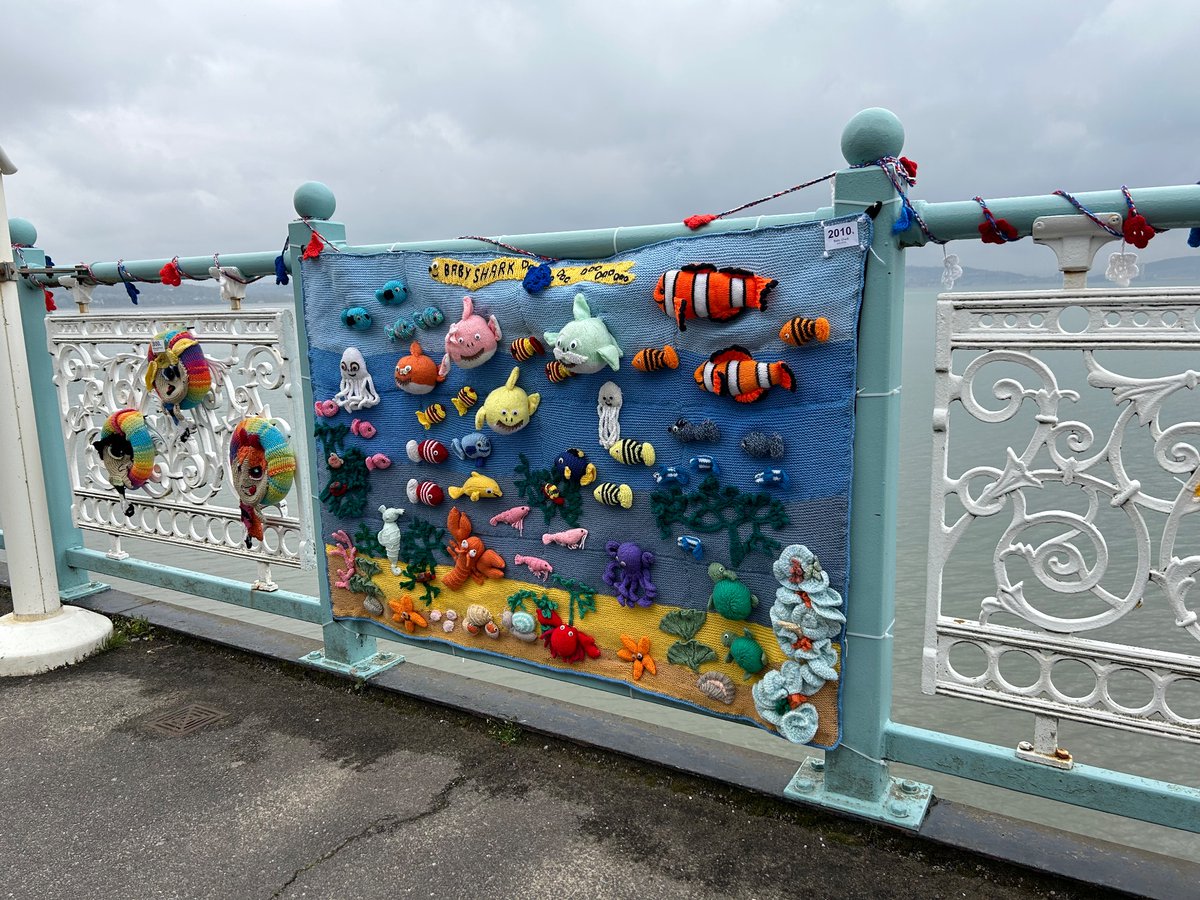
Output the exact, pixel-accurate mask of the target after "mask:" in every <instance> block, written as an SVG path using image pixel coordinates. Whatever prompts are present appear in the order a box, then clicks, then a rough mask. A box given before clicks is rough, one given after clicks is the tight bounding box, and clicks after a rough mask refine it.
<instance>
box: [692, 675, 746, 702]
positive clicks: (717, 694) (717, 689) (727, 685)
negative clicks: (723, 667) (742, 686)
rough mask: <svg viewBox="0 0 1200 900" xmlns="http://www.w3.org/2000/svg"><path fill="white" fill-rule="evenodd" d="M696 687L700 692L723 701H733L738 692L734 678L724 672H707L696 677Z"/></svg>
mask: <svg viewBox="0 0 1200 900" xmlns="http://www.w3.org/2000/svg"><path fill="white" fill-rule="evenodd" d="M696 687H697V688H699V690H700V693H702V694H705V695H707V696H709V697H712V698H713V699H714V700H719V701H720V702H722V703H732V702H733V695H734V694H735V693H736V692H737V688H736V687H735V686H734V683H733V679H731V678H730V677H729V676H728V675H726V674H725V673H724V672H705V673H704V674H703V675H701V676H700V677H699V678H697V679H696Z"/></svg>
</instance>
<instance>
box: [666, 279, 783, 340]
mask: <svg viewBox="0 0 1200 900" xmlns="http://www.w3.org/2000/svg"><path fill="white" fill-rule="evenodd" d="M777 284H779V282H777V281H776V280H775V279H773V278H763V277H762V276H761V275H755V274H754V273H753V272H748V271H746V270H745V269H734V268H726V269H718V268H717V267H716V266H714V265H712V264H711V263H696V264H693V265H688V266H684V267H683V268H681V269H672V270H671V271H669V272H665V273H663V275H662V276H661V277H660V278H659V279H658V284H657V285H655V288H654V302H655V303H657V304H658V308H659V309H661V310H662V311H663V312H665V313H666V314H667V315H669V316H673V317H674V319H675V322H676V323H677V324H678V325H679V330H680V331H685V330H686V328H685V326H684V324H683V323H684V320H685V319H712V320H713V321H714V322H724V321H726V320H728V319H732V318H734V317H735V316H737V315H739V314H740V313H741V311H742V310H743V309H766V308H767V304H766V299H767V294H769V293H770V292H771V291H772V290H773V289H774V288H775V286H776V285H777Z"/></svg>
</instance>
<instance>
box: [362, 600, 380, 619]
mask: <svg viewBox="0 0 1200 900" xmlns="http://www.w3.org/2000/svg"><path fill="white" fill-rule="evenodd" d="M363 609H365V610H366V611H367V612H369V613H370V614H371V615H373V616H382V615H383V604H382V603H380V602H379V600H378V599H377V598H375V597H367V598H365V599H364V600H363Z"/></svg>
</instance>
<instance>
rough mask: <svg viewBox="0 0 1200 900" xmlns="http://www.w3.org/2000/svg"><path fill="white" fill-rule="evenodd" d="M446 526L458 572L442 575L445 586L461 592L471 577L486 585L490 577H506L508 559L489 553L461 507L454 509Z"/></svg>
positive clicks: (450, 551) (447, 519)
mask: <svg viewBox="0 0 1200 900" xmlns="http://www.w3.org/2000/svg"><path fill="white" fill-rule="evenodd" d="M446 527H447V528H448V529H449V530H450V536H451V537H452V538H453V539H454V540H452V541H451V542H450V544H449V545H448V546H447V547H446V550H447V551H449V553H450V555H451V556H452V557H454V569H453V571H451V572H448V573H447V574H446V575H444V576H442V584H444V585H446V587H448V588H450V590H452V591H457V590H458V589H459V588H461V587H462V586H463V585H464V584H466V583H467V579H468V578H474V579H475V581H476V582H478V583H479V584H483V582H484V580H485V579H487V578H503V577H504V558H503V557H502V556H501V555H500V554H499V553H497V552H496V551H495V550H489V549H488V548H487V547H485V546H484V545H483V541H482V540H481V539H480V538H479V537H477V536H476V535H473V534H471V520H470V519H469V518H468V517H467V515H466V514H465V513H462V512H460V511H459V509H458V507H457V506H453V507H451V508H450V515H449V516H447V517H446Z"/></svg>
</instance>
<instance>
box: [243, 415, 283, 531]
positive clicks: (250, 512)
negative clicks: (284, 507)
mask: <svg viewBox="0 0 1200 900" xmlns="http://www.w3.org/2000/svg"><path fill="white" fill-rule="evenodd" d="M229 469H230V474H231V475H232V480H233V490H234V493H236V494H237V498H238V503H239V505H240V507H241V513H242V525H243V526H244V527H245V529H246V548H247V549H249V548H250V546H251V544H252V539H253V538H258V539H259V540H260V541H261V540H262V538H263V520H262V512H261V510H262V508H263V507H264V506H274V505H276V504H278V503H279V502H280V501H281V500H283V498H284V497H286V496H287V494H288V491H290V490H291V489H292V481H293V480H294V479H295V477H296V454H295V453H294V452H293V450H292V448H291V445H290V444H289V443H288V439H287V436H286V435H285V434H284V433H283V431H282V430H281V429H280V428H279V426H278V425H276V424H275V423H274V422H273V421H272V420H270V419H263V418H261V417H259V416H250V417H248V418H245V419H242V421H240V422H238V424H237V427H236V428H235V429H234V430H233V435H232V436H231V437H230V439H229Z"/></svg>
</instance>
